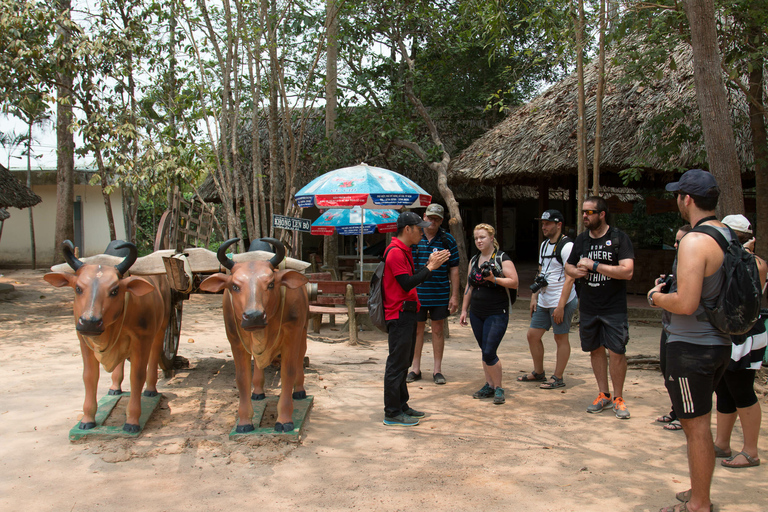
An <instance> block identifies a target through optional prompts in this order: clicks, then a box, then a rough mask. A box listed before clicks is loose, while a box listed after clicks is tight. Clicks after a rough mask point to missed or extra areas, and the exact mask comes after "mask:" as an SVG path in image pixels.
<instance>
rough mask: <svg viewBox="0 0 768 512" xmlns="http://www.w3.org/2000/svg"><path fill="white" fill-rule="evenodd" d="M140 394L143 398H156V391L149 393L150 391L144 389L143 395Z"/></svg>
mask: <svg viewBox="0 0 768 512" xmlns="http://www.w3.org/2000/svg"><path fill="white" fill-rule="evenodd" d="M142 394H143V395H144V396H149V397H153V396H157V391H150V390H148V389H145V390H144V393H142Z"/></svg>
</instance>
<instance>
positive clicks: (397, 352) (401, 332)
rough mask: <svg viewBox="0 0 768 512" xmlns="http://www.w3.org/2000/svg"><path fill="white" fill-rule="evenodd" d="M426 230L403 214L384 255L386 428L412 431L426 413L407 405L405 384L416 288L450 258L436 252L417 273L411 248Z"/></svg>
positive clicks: (410, 356)
mask: <svg viewBox="0 0 768 512" xmlns="http://www.w3.org/2000/svg"><path fill="white" fill-rule="evenodd" d="M427 226H429V222H427V221H424V220H422V218H421V217H420V216H419V215H417V214H415V213H413V212H404V213H401V214H400V217H398V219H397V233H395V236H394V237H393V238H392V242H391V243H390V244H389V247H387V250H386V251H385V252H384V259H385V261H386V263H385V266H384V276H383V279H382V291H383V295H384V319H385V320H386V322H387V331H388V332H389V338H388V339H389V357H387V366H386V370H385V371H384V424H385V425H387V426H398V427H412V426H414V425H418V424H419V418H422V417H424V413H423V412H420V411H417V410H415V409H413V408H411V407H410V406H409V405H408V385H407V384H406V382H405V377H406V373H407V371H408V366H409V365H410V364H411V361H412V360H413V353H414V347H415V342H416V324H417V319H416V313H418V311H419V296H418V294H417V293H416V286H417V285H419V284H421V283H422V282H424V281H426V280H427V279H428V278H429V276H430V274H431V273H432V271H433V270H435V269H438V268H440V265H442V264H443V263H445V262H446V261H448V258H449V257H450V255H451V253H450V251H448V250H446V249H444V250H442V251H435V252H433V253H432V254H431V255H430V256H429V260H427V265H426V266H425V267H423V268H421V269H419V270H418V272H417V271H416V270H415V269H414V268H413V255H412V254H411V246H412V245H416V244H418V243H419V241H420V240H421V233H422V231H421V230H422V228H425V227H427Z"/></svg>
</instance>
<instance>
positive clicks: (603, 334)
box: [579, 313, 629, 354]
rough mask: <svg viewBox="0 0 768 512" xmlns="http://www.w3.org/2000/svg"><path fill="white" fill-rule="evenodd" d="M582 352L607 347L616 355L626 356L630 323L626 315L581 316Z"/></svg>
mask: <svg viewBox="0 0 768 512" xmlns="http://www.w3.org/2000/svg"><path fill="white" fill-rule="evenodd" d="M579 337H580V338H581V350H583V351H584V352H592V351H593V350H597V349H599V348H600V347H605V348H607V349H608V350H610V351H611V352H614V353H616V354H624V353H625V352H626V351H627V343H628V342H629V323H628V321H627V314H626V313H611V314H608V315H589V314H585V313H580V314H579Z"/></svg>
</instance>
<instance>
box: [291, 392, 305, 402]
mask: <svg viewBox="0 0 768 512" xmlns="http://www.w3.org/2000/svg"><path fill="white" fill-rule="evenodd" d="M304 398H307V392H306V391H294V392H293V399H294V400H303V399H304Z"/></svg>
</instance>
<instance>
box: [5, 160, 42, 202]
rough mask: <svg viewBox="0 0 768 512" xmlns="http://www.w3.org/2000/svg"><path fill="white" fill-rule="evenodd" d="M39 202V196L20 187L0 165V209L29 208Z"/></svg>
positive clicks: (24, 186)
mask: <svg viewBox="0 0 768 512" xmlns="http://www.w3.org/2000/svg"><path fill="white" fill-rule="evenodd" d="M40 201H42V199H40V196H38V195H37V194H35V193H34V192H32V191H31V190H30V189H29V188H27V186H26V185H22V184H21V183H20V182H19V180H17V179H16V178H14V177H13V175H12V174H11V173H10V171H9V170H8V169H6V168H5V167H4V166H2V165H0V208H8V207H9V206H13V207H14V208H29V207H30V206H35V205H36V204H37V203H39V202H40Z"/></svg>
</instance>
